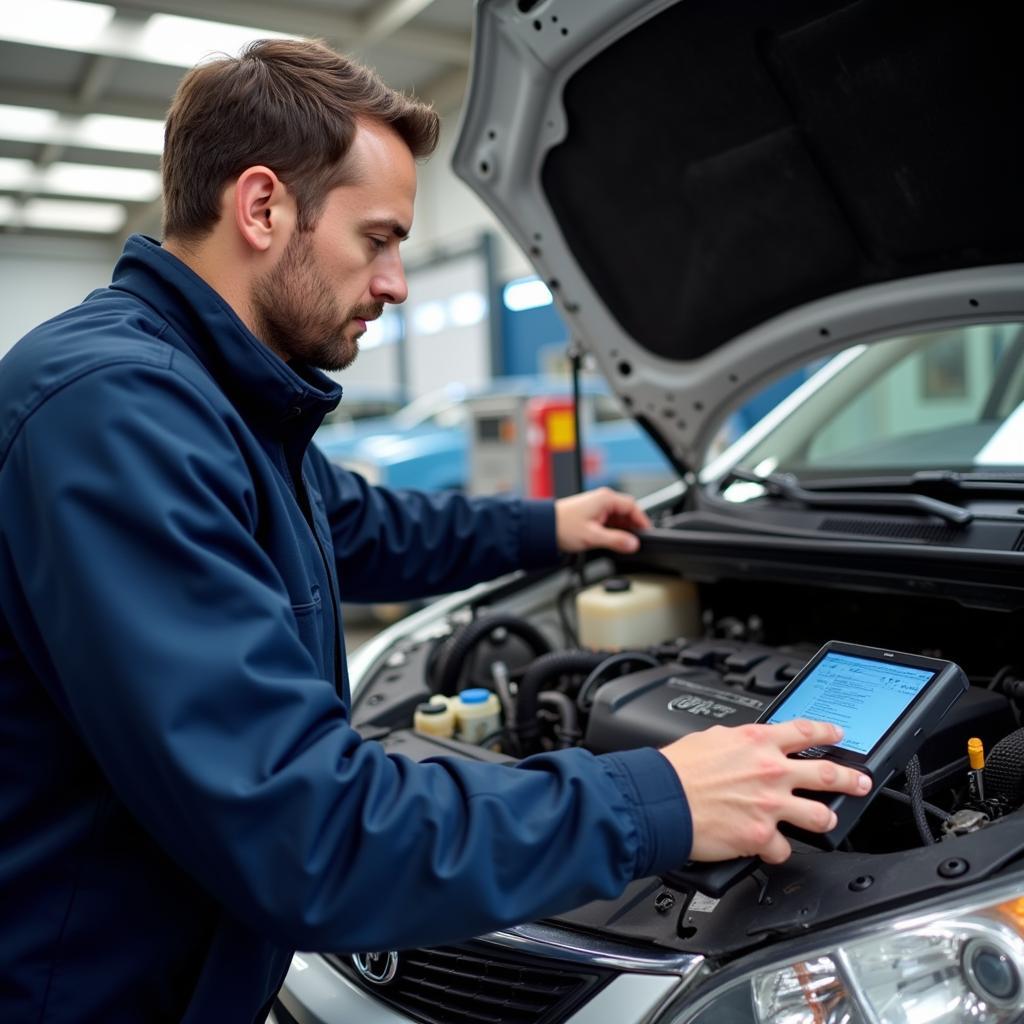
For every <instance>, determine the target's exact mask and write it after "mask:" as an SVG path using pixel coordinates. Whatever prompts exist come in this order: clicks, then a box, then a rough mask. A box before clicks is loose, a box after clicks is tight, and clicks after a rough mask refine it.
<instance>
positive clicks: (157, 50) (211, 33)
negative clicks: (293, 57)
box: [137, 14, 300, 68]
mask: <svg viewBox="0 0 1024 1024" xmlns="http://www.w3.org/2000/svg"><path fill="white" fill-rule="evenodd" d="M298 38H300V37H299V36H293V35H288V34H287V33H285V32H271V31H270V30H269V29H262V28H250V27H248V26H246V25H226V24H224V23H223V22H220V21H205V20H203V19H200V18H183V17H181V16H179V15H177V14H154V15H153V16H152V17H151V18H150V19H149V21H147V22H146V27H145V28H144V29H143V31H142V35H141V36H140V37H139V42H138V54H137V56H138V58H140V59H143V60H152V61H157V62H158V63H161V64H178V65H181V66H182V67H187V68H188V67H192V66H193V65H194V64H198V63H199V62H200V61H201V60H203V59H204V58H207V57H211V56H216V55H217V54H221V53H227V54H230V55H232V56H234V55H236V54H237V53H239V51H240V50H241V49H242V48H243V47H244V46H246V45H247V44H248V43H251V42H252V41H253V40H254V39H298Z"/></svg>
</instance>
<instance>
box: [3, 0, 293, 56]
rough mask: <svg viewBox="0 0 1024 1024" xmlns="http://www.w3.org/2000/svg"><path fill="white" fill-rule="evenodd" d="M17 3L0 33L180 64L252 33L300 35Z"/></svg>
mask: <svg viewBox="0 0 1024 1024" xmlns="http://www.w3.org/2000/svg"><path fill="white" fill-rule="evenodd" d="M17 4H18V6H17V8H15V9H14V10H13V11H12V12H10V14H8V12H6V11H5V12H4V17H3V18H2V19H0V39H5V40H9V41H11V42H16V43H29V44H30V45H35V46H49V47H54V48H57V49H62V50H75V51H78V52H80V53H96V54H105V55H107V56H111V57H121V58H124V59H126V60H139V61H150V62H155V63H157V64H170V65H172V66H177V67H185V68H188V67H192V66H193V65H194V64H196V63H198V62H199V61H201V60H202V59H203V58H204V57H209V56H211V55H215V54H218V53H228V54H231V55H235V54H237V53H238V52H239V50H241V49H242V47H243V46H245V45H246V44H247V43H250V42H252V41H253V40H254V39H297V38H300V37H298V36H294V35H288V34H287V33H283V32H272V31H270V30H269V29H261V28H254V27H250V26H247V25H229V24H225V23H224V22H220V21H207V20H206V19H204V18H183V17H180V16H179V15H174V14H154V15H152V16H150V18H149V19H148V20H147V21H146V22H145V24H143V25H138V24H136V23H132V22H129V21H125V20H119V19H116V18H115V17H114V14H115V11H114V8H113V7H111V6H108V5H106V4H92V3H80V2H79V0H17ZM8 6H12V7H13V6H14V4H13V3H12V4H10V5H8Z"/></svg>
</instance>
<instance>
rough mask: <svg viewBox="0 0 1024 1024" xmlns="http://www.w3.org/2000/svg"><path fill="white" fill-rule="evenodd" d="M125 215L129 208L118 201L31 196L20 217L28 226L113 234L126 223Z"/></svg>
mask: <svg viewBox="0 0 1024 1024" xmlns="http://www.w3.org/2000/svg"><path fill="white" fill-rule="evenodd" d="M125 217H126V213H125V208H124V207H123V206H121V205H119V204H118V203H88V202H76V201H74V200H70V199H30V200H29V201H28V202H27V203H26V204H25V205H24V206H23V207H22V209H21V211H20V216H19V220H20V222H21V223H22V224H24V225H25V226H26V227H33V228H51V229H54V230H57V231H92V232H96V233H99V234H107V235H109V234H111V233H113V232H114V231H117V230H119V229H120V228H121V227H123V226H124V222H125Z"/></svg>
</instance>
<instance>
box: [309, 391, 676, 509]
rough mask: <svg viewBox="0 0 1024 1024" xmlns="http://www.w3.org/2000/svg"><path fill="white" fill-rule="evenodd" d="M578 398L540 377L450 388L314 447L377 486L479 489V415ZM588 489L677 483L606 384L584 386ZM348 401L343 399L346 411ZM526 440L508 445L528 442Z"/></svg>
mask: <svg viewBox="0 0 1024 1024" xmlns="http://www.w3.org/2000/svg"><path fill="white" fill-rule="evenodd" d="M570 394H571V388H570V385H569V383H568V382H567V381H565V380H563V379H559V378H549V377H541V376H526V377H504V378H498V379H495V380H493V381H491V382H490V383H488V384H486V385H481V386H479V387H468V386H466V385H463V384H457V383H453V384H449V385H448V386H446V387H444V388H442V389H440V390H438V391H434V392H431V393H430V394H427V395H424V396H422V397H420V398H417V399H415V400H414V401H412V402H410V403H409V404H408V405H406V406H405V407H404V408H402V409H401V410H400V411H399V412H397V413H396V414H395V415H394V416H391V417H381V418H371V419H363V420H360V421H358V422H355V423H351V424H345V425H344V427H342V428H339V427H337V426H335V425H333V424H325V425H324V426H323V427H321V428H320V430H318V431H317V433H316V436H315V438H314V441H315V443H316V444H317V445H318V446H319V447H320V448H321V449H322V451H323V452H324V454H325V455H327V457H328V458H329V459H331V460H332V461H333V462H337V463H338V464H340V465H343V466H345V467H347V468H349V469H352V470H354V471H355V472H357V473H360V474H361V475H362V476H364V477H365V478H366V479H367V480H368V481H369V482H370V483H373V484H383V485H386V486H388V487H395V488H404V487H412V488H417V489H420V490H447V489H458V490H466V491H473V490H479V487H475V486H474V481H473V480H472V479H471V470H470V466H471V457H470V448H471V444H472V438H473V423H474V422H475V415H474V409H475V407H476V406H477V405H478V404H483V403H484V402H487V403H489V405H490V406H491V407H493V405H494V400H495V399H498V400H500V399H502V398H507V399H508V400H509V404H510V407H512V406H514V404H515V403H516V402H517V401H519V400H522V399H526V398H545V397H550V398H559V397H565V398H568V396H569V395H570ZM581 396H582V400H583V409H582V410H581V420H582V423H583V426H582V428H581V432H582V434H583V444H584V472H585V477H586V479H585V486H587V487H597V486H601V485H603V484H607V485H609V486H614V487H618V488H621V489H623V490H629V491H631V492H633V493H644V492H646V491H649V490H650V489H651V487H652V485H653V486H657V485H658V484H660V483H662V482H667V481H668V480H670V479H672V478H673V471H672V470H671V469H670V467H669V465H668V462H667V461H666V459H665V458H664V456H663V455H662V454H661V452H660V451H659V450H658V447H657V446H656V445H655V444H654V442H653V441H651V439H650V437H649V436H648V435H647V434H645V433H644V432H643V431H642V430H641V429H640V427H639V426H637V424H636V423H635V422H634V421H633V420H631V419H630V418H629V417H628V416H627V415H626V414H625V412H624V410H623V408H622V406H621V405H620V403H619V401H618V400H617V399H616V398H615V397H614V396H613V395H611V394H610V393H609V391H608V389H607V387H606V385H605V384H604V383H603V381H601V380H594V379H590V378H585V379H584V380H583V381H582V382H581ZM344 403H345V400H344V399H342V406H343V405H344ZM521 441H522V439H521V438H516V439H514V440H513V439H509V441H508V444H509V445H510V446H511V445H514V444H519V443H521Z"/></svg>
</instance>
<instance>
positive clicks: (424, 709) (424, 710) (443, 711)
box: [412, 694, 455, 739]
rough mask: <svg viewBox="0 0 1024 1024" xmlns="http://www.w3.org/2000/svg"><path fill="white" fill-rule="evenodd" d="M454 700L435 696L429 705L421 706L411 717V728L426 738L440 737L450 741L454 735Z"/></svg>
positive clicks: (439, 695)
mask: <svg viewBox="0 0 1024 1024" xmlns="http://www.w3.org/2000/svg"><path fill="white" fill-rule="evenodd" d="M454 703H455V698H452V697H445V696H443V695H441V694H436V695H435V696H433V697H431V698H430V703H429V704H421V705H420V706H419V707H418V708H417V709H416V711H415V712H414V713H413V716H412V727H413V728H414V729H415V730H416V731H417V732H421V733H423V734H424V735H426V736H442V737H444V738H445V739H450V738H451V737H452V736H454V735H455V709H454V707H452V705H453V704H454Z"/></svg>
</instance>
